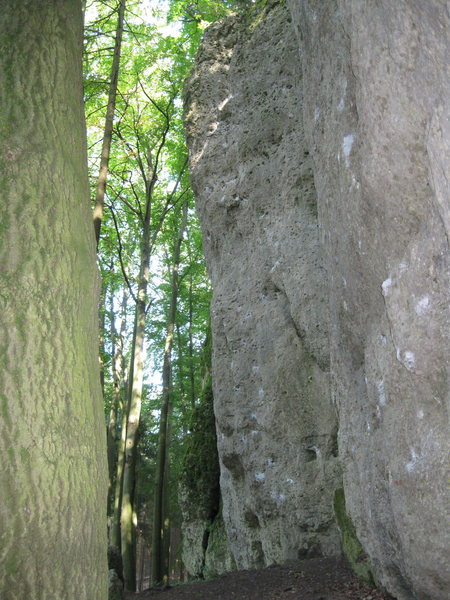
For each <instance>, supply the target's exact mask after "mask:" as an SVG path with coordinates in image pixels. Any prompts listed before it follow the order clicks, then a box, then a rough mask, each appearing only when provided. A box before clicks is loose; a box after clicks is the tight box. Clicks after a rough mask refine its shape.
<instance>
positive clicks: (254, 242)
mask: <svg viewBox="0 0 450 600" xmlns="http://www.w3.org/2000/svg"><path fill="white" fill-rule="evenodd" d="M287 19H288V12H287V9H286V7H285V6H280V7H277V8H275V9H274V10H272V11H270V12H269V14H268V15H267V18H266V19H264V20H262V21H261V22H260V23H259V24H257V25H256V26H255V27H254V29H253V30H252V31H251V32H249V31H248V30H247V29H246V28H245V27H243V26H242V25H239V24H238V23H237V22H236V21H235V20H233V19H231V20H229V21H227V22H226V23H225V24H224V25H219V26H216V27H213V28H212V29H210V31H209V33H208V35H207V38H206V41H205V44H204V46H203V48H202V51H201V53H200V55H199V58H198V60H199V67H198V70H197V72H196V73H195V74H194V76H193V78H192V79H191V82H190V85H189V89H188V98H189V100H188V102H189V103H190V109H189V112H188V114H187V129H188V136H189V139H190V141H191V157H192V160H191V168H192V181H193V185H194V188H195V192H196V196H197V198H198V207H199V210H200V214H201V218H202V221H203V225H204V235H205V248H206V253H207V260H208V265H209V268H210V273H211V277H212V281H213V288H214V299H213V307H212V321H213V323H212V324H213V334H214V352H213V373H214V377H213V381H214V398H215V410H216V419H217V433H218V446H219V455H220V459H221V490H222V497H223V518H224V522H225V526H226V530H227V533H228V537H229V541H230V545H231V549H232V552H233V554H234V557H235V559H236V562H237V564H238V566H239V567H245V568H247V567H255V566H263V565H267V564H272V563H276V562H280V561H283V560H287V559H292V558H297V557H298V556H313V555H317V554H326V555H332V554H335V553H337V552H338V551H339V535H338V531H337V527H336V525H335V522H334V516H333V509H332V500H333V492H334V489H335V487H337V486H338V482H339V480H340V474H339V467H338V462H337V458H336V454H337V448H336V432H337V422H336V415H335V411H334V408H333V406H332V404H331V400H330V389H329V348H328V306H327V302H326V295H327V292H326V281H327V278H326V272H325V270H324V268H323V253H322V250H321V248H320V245H319V230H318V222H317V208H316V194H315V188H314V181H313V172H312V161H311V158H310V157H309V155H308V152H307V151H306V146H305V139H304V133H303V125H302V113H301V111H299V110H298V106H299V105H301V102H302V100H301V95H302V93H301V71H300V69H299V59H298V46H297V42H296V40H295V37H294V35H293V31H292V30H291V29H290V28H289V26H288V27H287V25H288V20H287ZM264 55H265V56H266V58H269V57H270V58H269V60H262V59H263V56H264Z"/></svg>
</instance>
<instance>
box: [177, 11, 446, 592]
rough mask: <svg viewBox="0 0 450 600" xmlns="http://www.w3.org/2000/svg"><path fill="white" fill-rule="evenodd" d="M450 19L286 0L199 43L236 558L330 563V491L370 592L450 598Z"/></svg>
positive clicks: (205, 209) (209, 247) (190, 123)
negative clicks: (362, 558) (357, 546)
mask: <svg viewBox="0 0 450 600" xmlns="http://www.w3.org/2000/svg"><path fill="white" fill-rule="evenodd" d="M449 21H450V18H449V13H448V10H447V8H446V3H445V2H443V1H440V0H429V1H428V2H416V1H413V0H399V1H398V2H395V3H393V2H391V1H390V0H380V1H379V2H376V3H374V2H371V1H369V0H357V1H356V0H325V1H324V0H290V1H289V2H288V3H287V4H286V3H285V2H281V1H280V2H276V1H274V0H273V1H269V2H267V3H266V8H265V9H264V11H263V13H262V14H261V15H260V16H259V17H258V18H256V19H254V20H253V22H252V23H251V24H248V23H247V24H245V23H244V22H243V21H239V20H237V19H229V20H227V21H226V22H224V23H222V24H220V25H215V26H213V27H212V28H210V29H209V31H208V33H207V35H206V38H205V41H204V44H203V47H202V49H201V51H200V53H199V56H198V63H197V69H196V71H195V72H194V74H193V76H192V77H191V79H190V81H189V84H188V88H187V94H186V99H187V117H186V127H187V133H188V142H189V146H190V156H191V173H192V181H193V185H194V189H195V192H196V196H197V199H198V209H199V213H200V217H201V219H202V224H203V233H204V245H205V251H206V258H207V262H208V266H209V270H210V274H211V278H212V282H213V286H214V299H213V307H212V308H213V333H214V364H213V379H214V396H215V411H216V419H217V430H218V446H219V455H220V461H221V489H222V497H223V516H224V522H225V527H226V531H227V535H228V538H229V543H230V547H231V550H232V552H233V555H234V557H235V560H236V563H237V565H238V567H249V566H260V565H262V564H271V563H274V562H279V561H282V560H284V559H288V558H293V557H297V556H311V555H313V554H315V553H321V554H337V553H339V552H340V542H339V539H338V531H337V526H336V522H335V518H334V511H333V498H334V497H335V494H336V490H339V491H338V496H339V498H340V501H339V506H341V507H342V506H343V507H344V508H345V511H346V512H347V515H346V517H348V520H349V521H350V522H351V524H352V527H351V528H352V530H354V531H355V532H356V535H357V537H358V538H359V541H360V542H361V544H362V547H363V549H364V551H365V552H366V553H367V555H368V558H369V559H370V565H371V570H372V573H373V576H374V577H375V580H376V581H377V583H379V584H381V585H382V586H384V587H386V588H387V589H388V591H390V592H391V593H392V594H393V595H394V596H396V597H397V598H399V599H404V600H407V599H410V598H416V599H421V600H429V599H436V600H444V598H446V597H447V593H448V589H449V586H450V573H449V571H448V560H447V556H448V548H449V543H450V532H449V528H448V488H447V487H446V486H447V482H448V475H449V473H448V463H447V460H448V437H447V436H448V410H449V404H448V402H449V396H448V379H447V378H448V349H449V348H448V339H446V337H445V336H446V335H447V334H448V325H449V323H448V287H446V286H447V283H448V281H447V278H448V257H449V253H448V236H449V223H450V208H449V179H450V175H449V165H450V141H449V139H450V137H449V134H450V125H449V121H448V115H449V113H450V110H449V109H450V106H449V102H450V100H449V99H450V84H449V81H450V78H449V67H448V65H449V61H448V53H449V27H450V24H449ZM337 431H338V445H336V434H337ZM337 450H339V452H338V451H337ZM338 454H339V456H337V455H338ZM341 470H342V473H341ZM340 488H343V490H344V492H343V493H342V490H341V489H340ZM344 497H345V500H344ZM335 506H336V502H335ZM338 520H339V522H340V523H342V522H346V521H347V518H346V519H343V515H340V518H339V519H338ZM344 537H345V536H344Z"/></svg>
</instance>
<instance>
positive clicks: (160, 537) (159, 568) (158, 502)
mask: <svg viewBox="0 0 450 600" xmlns="http://www.w3.org/2000/svg"><path fill="white" fill-rule="evenodd" d="M186 220H187V204H185V206H184V208H183V218H182V223H181V227H180V230H179V232H178V237H177V240H176V242H175V248H174V256H173V270H172V285H171V289H172V292H171V299H170V307H169V316H168V322H167V335H166V343H165V347H164V362H163V373H162V385H163V392H162V402H161V417H160V423H159V446H158V458H157V463H156V484H155V501H154V513H153V539H152V582H153V584H160V583H167V582H168V576H169V573H168V565H167V562H168V561H166V560H164V534H165V533H166V531H167V527H166V526H165V520H166V517H167V518H168V515H165V514H164V512H165V511H164V505H165V504H166V503H165V502H164V499H165V497H166V495H167V478H166V475H167V473H168V465H167V457H168V449H169V441H170V440H169V435H168V431H169V427H168V421H169V419H168V417H169V410H170V404H171V396H172V394H171V392H172V390H171V381H172V379H171V367H172V345H173V338H174V330H175V317H176V311H177V300H178V270H179V266H180V253H181V244H182V241H183V234H184V230H185V228H186Z"/></svg>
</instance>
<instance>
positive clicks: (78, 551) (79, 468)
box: [0, 0, 107, 600]
mask: <svg viewBox="0 0 450 600" xmlns="http://www.w3.org/2000/svg"><path fill="white" fill-rule="evenodd" d="M0 13H1V15H2V16H1V21H0V46H1V48H2V50H1V53H0V180H1V183H0V189H1V194H2V196H1V199H2V207H1V212H0V215H1V223H0V265H1V267H0V298H1V301H0V304H1V316H0V361H1V367H0V410H1V419H0V455H1V456H2V468H1V469H0V489H1V503H0V596H1V598H2V600H24V599H25V598H27V599H30V600H31V599H33V600H50V599H53V598H77V600H104V599H105V598H106V594H107V562H106V511H105V502H106V473H107V468H106V450H105V434H104V421H103V414H102V412H103V410H102V403H101V392H100V380H99V368H98V359H97V355H98V346H97V343H98V337H97V336H98V321H97V314H96V313H97V296H98V282H97V275H96V271H95V261H94V256H95V242H94V236H93V232H92V225H91V223H92V220H91V214H90V209H89V204H88V196H89V191H88V180H87V168H86V164H87V160H86V150H85V147H86V145H85V130H84V116H83V105H82V93H81V91H82V81H81V52H82V11H81V2H80V0H66V1H64V2H60V1H56V0H47V1H46V2H35V1H31V0H28V1H27V0H10V1H7V0H1V1H0Z"/></svg>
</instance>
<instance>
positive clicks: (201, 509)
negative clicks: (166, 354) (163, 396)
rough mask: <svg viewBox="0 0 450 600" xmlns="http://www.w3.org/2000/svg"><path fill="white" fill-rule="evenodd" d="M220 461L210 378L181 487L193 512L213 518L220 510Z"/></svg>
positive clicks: (196, 414) (189, 445) (195, 417)
mask: <svg viewBox="0 0 450 600" xmlns="http://www.w3.org/2000/svg"><path fill="white" fill-rule="evenodd" d="M219 476H220V468H219V458H218V454H217V437H216V428H215V417H214V410H213V393H212V381H211V377H210V376H209V377H208V378H207V380H206V382H205V385H204V388H203V394H202V398H201V400H200V402H199V404H198V405H197V406H196V407H195V409H194V411H193V414H192V423H191V433H190V434H189V436H188V439H187V443H186V451H185V456H184V460H183V470H182V473H181V477H180V484H181V486H182V488H183V489H184V490H185V491H186V499H187V505H188V507H189V508H191V510H192V511H194V510H195V511H196V512H198V514H199V515H202V516H203V517H206V518H212V517H213V516H215V514H216V513H217V511H218V508H219V498H220V493H219Z"/></svg>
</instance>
